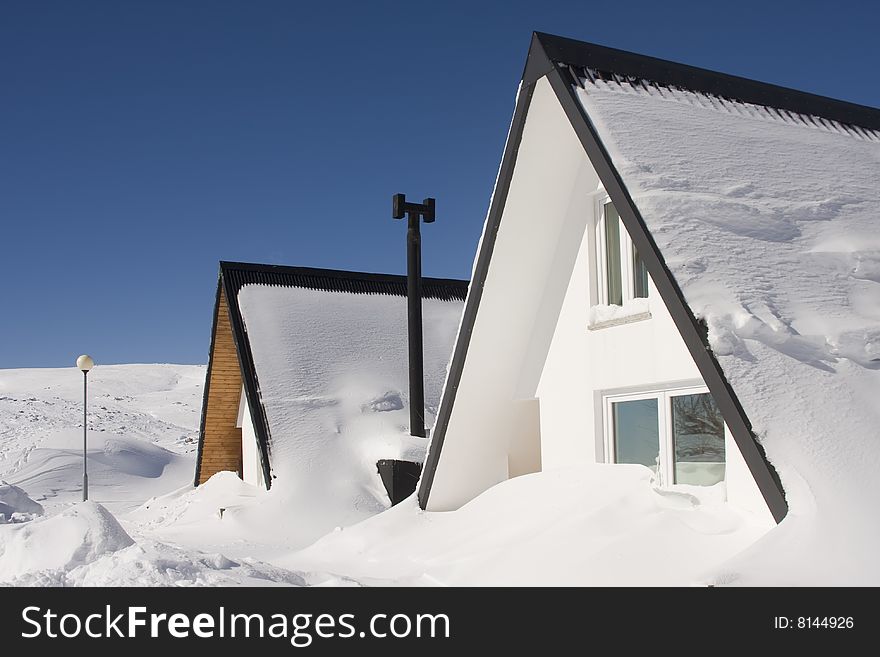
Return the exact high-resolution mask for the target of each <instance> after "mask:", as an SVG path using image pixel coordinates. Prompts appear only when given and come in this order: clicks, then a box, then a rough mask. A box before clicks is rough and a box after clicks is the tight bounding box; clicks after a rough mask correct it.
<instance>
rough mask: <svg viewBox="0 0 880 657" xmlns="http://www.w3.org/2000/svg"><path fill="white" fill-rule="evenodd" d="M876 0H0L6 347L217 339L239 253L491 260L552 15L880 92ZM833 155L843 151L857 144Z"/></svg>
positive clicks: (829, 89)
mask: <svg viewBox="0 0 880 657" xmlns="http://www.w3.org/2000/svg"><path fill="white" fill-rule="evenodd" d="M878 19H880V10H878V9H877V5H876V3H869V2H859V3H854V2H833V3H829V2H821V3H819V2H816V3H813V2H809V1H801V2H767V1H764V2H724V3H716V2H711V3H709V2H674V1H666V2H640V1H636V0H629V1H627V2H584V1H581V2H570V1H565V0H557V1H556V2H550V3H548V2H539V1H538V0H530V1H528V2H521V1H515V0H511V1H508V2H479V1H477V0H470V1H468V2H458V1H443V2H431V3H427V2H416V1H415V0H410V1H409V2H321V3H319V2H294V1H292V0H291V1H287V2H276V1H269V0H259V1H257V0H255V1H252V2H251V1H249V2H245V1H244V0H241V1H236V2H230V1H220V0H213V1H210V2H209V1H208V0H203V1H199V2H196V1H187V0H153V1H150V2H135V1H134V0H128V1H119V0H107V1H106V2H93V1H88V0H78V1H76V2H73V1H69V0H64V1H57V2H44V1H40V0H31V1H28V2H24V1H21V2H12V1H6V2H3V3H2V4H0V227H2V233H0V234H2V247H0V248H2V258H0V290H2V292H0V293H2V313H0V318H2V322H0V368H6V367H54V366H68V365H72V364H73V362H74V359H75V357H76V356H77V355H78V354H79V353H82V352H89V353H91V354H92V355H93V356H94V357H95V359H96V361H97V362H98V363H120V362H181V363H203V362H205V361H206V360H207V350H208V343H209V337H210V322H211V310H212V305H213V300H214V290H215V285H216V276H217V261H218V260H221V259H226V260H244V261H252V262H268V263H281V264H294V265H307V266H316V267H333V268H340V269H354V270H365V271H381V272H391V273H403V272H404V271H405V260H404V232H405V231H404V229H403V226H402V222H394V221H393V220H392V219H391V218H390V199H391V195H392V194H393V193H394V192H398V191H401V192H405V193H406V194H407V195H408V196H410V197H413V198H416V199H420V198H422V197H424V196H429V195H431V196H436V197H437V199H438V202H437V214H438V219H437V222H436V223H435V224H433V225H431V226H428V227H426V228H425V229H424V231H423V235H424V248H425V252H424V263H425V264H424V268H425V274H426V275H433V276H450V277H467V276H469V274H470V268H471V262H472V259H473V255H474V251H475V249H476V244H477V240H478V238H479V234H480V230H481V227H482V222H483V218H484V215H485V212H486V208H487V205H488V202H489V197H490V194H491V192H492V185H493V182H494V179H495V174H496V171H497V167H498V162H499V160H500V157H501V151H502V148H503V145H504V139H505V137H506V133H507V128H508V124H509V121H510V117H511V113H512V111H513V102H514V97H515V92H516V87H517V83H518V81H519V77H520V74H521V72H522V67H523V63H524V61H525V55H526V51H527V48H528V45H529V39H530V35H531V32H532V30H540V31H545V32H551V33H556V34H562V35H565V36H570V37H574V38H579V39H583V40H587V41H594V42H596V43H601V44H605V45H609V46H614V47H617V48H623V49H626V50H633V51H636V52H641V53H644V54H649V55H653V56H657V57H663V58H668V59H673V60H677V61H681V62H685V63H689V64H694V65H697V66H702V67H705V68H711V69H715V70H720V71H725V72H728V73H733V74H737V75H744V76H746V77H752V78H756V79H760V80H765V81H768V82H774V83H777V84H782V85H786V86H792V87H796V88H800V89H804V90H807V91H811V92H814V93H819V94H823V95H828V96H833V97H837V98H842V99H845V100H850V101H853V102H857V103H862V104H866V105H873V106H880V74H878V64H880V39H878V38H877V33H876V26H877V24H878ZM833 164H834V163H833V162H829V166H833Z"/></svg>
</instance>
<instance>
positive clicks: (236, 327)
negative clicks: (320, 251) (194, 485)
mask: <svg viewBox="0 0 880 657" xmlns="http://www.w3.org/2000/svg"><path fill="white" fill-rule="evenodd" d="M227 271H228V270H227V269H224V267H223V263H221V264H220V281H221V285H223V288H224V292H225V294H226V307H227V308H228V309H229V323H230V325H231V326H232V339H233V341H234V342H235V352H236V354H237V355H238V367H239V371H240V372H241V381H242V385H243V386H244V393H245V397H246V398H247V403H248V410H249V411H250V416H251V424H252V426H253V428H254V435H255V436H256V438H257V451H258V452H259V454H260V465H261V466H262V469H263V480H264V481H265V483H266V488H267V489H269V488H271V487H272V468H271V464H270V459H269V450H270V448H269V444H270V443H269V422H268V420H267V418H266V409H265V407H264V406H263V401H262V399H261V398H260V384H259V380H258V379H257V370H256V368H255V367H254V357H253V354H252V353H251V345H250V342H249V340H248V336H247V331H246V330H245V327H244V321H243V320H242V317H241V309H240V308H239V306H238V294H237V290H236V289H235V288H234V283H233V282H232V281H231V280H230V278H229V277H228V276H227V275H226V273H227ZM242 474H244V473H242Z"/></svg>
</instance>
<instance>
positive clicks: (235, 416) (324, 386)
mask: <svg viewBox="0 0 880 657" xmlns="http://www.w3.org/2000/svg"><path fill="white" fill-rule="evenodd" d="M467 285H468V284H467V281H459V280H447V279H435V278H425V279H424V283H423V302H422V305H423V313H424V344H425V346H424V361H425V366H424V370H425V403H426V418H427V419H428V420H433V413H434V412H435V411H436V406H437V403H438V400H439V397H440V390H441V388H442V385H443V380H444V378H445V376H446V369H447V365H448V362H449V357H450V354H451V353H452V344H453V340H454V338H455V333H456V331H457V329H458V324H459V321H460V319H461V311H462V307H463V302H464V298H465V295H466V293H467ZM406 303H407V300H406V277H405V276H393V275H383V274H369V273H358V272H348V271H337V270H329V269H312V268H304V267H284V266H274V265H258V264H245V263H237V262H221V263H220V275H219V281H218V285H217V296H216V303H215V307H214V319H213V328H212V337H211V348H210V359H209V363H208V372H207V380H206V384H205V392H204V404H203V408H202V420H201V428H200V434H199V450H198V459H197V465H196V474H195V484H196V485H199V484H201V483H204V482H205V481H207V480H208V479H209V478H210V477H211V476H212V475H214V474H216V473H218V472H221V471H232V472H236V473H238V475H239V476H240V477H241V478H242V479H243V480H244V481H245V482H247V483H250V484H253V485H255V486H259V487H262V488H269V487H271V486H273V485H280V484H287V485H288V487H295V486H299V487H302V488H308V489H309V495H308V496H307V498H308V500H310V503H311V504H313V505H314V506H316V507H317V506H320V499H321V497H322V495H325V496H332V497H334V499H336V501H337V503H338V504H337V506H338V507H339V508H344V507H346V505H349V506H351V507H352V508H354V507H358V508H361V509H367V507H369V509H367V510H372V511H373V512H375V510H377V509H378V508H381V507H382V500H381V498H382V497H383V496H384V495H385V491H384V489H383V487H382V483H381V481H380V478H379V475H378V474H377V470H376V463H377V461H379V460H382V459H389V460H404V461H410V462H416V463H421V462H422V460H423V457H424V450H425V445H426V441H425V440H424V439H422V438H414V437H411V436H409V435H408V434H409V427H408V424H409V422H408V395H409V392H408V387H407V382H408V371H409V369H408V367H409V366H408V359H407V314H406ZM373 498H376V499H373Z"/></svg>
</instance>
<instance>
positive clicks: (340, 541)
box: [278, 464, 766, 586]
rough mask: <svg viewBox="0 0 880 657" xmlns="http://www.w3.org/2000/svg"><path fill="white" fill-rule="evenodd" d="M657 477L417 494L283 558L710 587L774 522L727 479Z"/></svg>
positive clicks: (595, 474)
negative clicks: (436, 506)
mask: <svg viewBox="0 0 880 657" xmlns="http://www.w3.org/2000/svg"><path fill="white" fill-rule="evenodd" d="M650 479H651V472H650V470H648V468H645V467H643V466H638V465H606V464H601V465H588V466H578V467H572V468H564V469H559V470H553V471H548V472H540V473H536V474H531V475H524V476H522V477H516V478H514V479H509V480H507V481H505V482H503V483H500V484H498V485H496V486H494V487H492V488H490V489H489V490H487V491H486V492H484V493H483V494H481V495H480V496H478V497H476V498H475V499H474V500H473V501H471V502H469V503H468V504H466V505H465V506H463V507H461V508H460V509H458V510H457V511H449V512H438V513H432V512H424V511H421V510H420V509H419V508H418V506H417V504H416V500H415V498H414V497H413V498H410V499H409V500H407V501H406V502H403V503H401V504H400V505H398V506H396V507H394V508H393V509H389V510H388V511H386V512H384V513H382V514H380V515H378V516H376V517H374V518H370V519H369V520H366V521H364V522H362V523H360V524H358V525H355V526H354V527H348V528H345V529H341V530H339V531H336V532H334V533H332V534H330V535H328V536H326V537H324V538H322V539H321V540H319V541H317V542H316V543H315V544H314V545H313V546H311V547H309V548H308V549H306V550H303V551H301V552H298V553H294V554H291V555H290V556H288V557H286V558H284V559H279V560H278V563H279V564H280V565H284V566H286V567H290V568H297V569H321V570H328V571H332V572H336V573H344V574H345V575H347V576H349V577H353V578H356V579H358V580H359V581H361V582H363V583H388V582H389V581H393V583H395V584H409V585H429V586H430V585H434V586H436V585H453V586H456V585H457V586H597V585H604V586H625V585H628V586H639V585H640V586H651V585H654V586H658V585H674V586H687V585H694V584H696V585H700V584H702V585H705V584H706V583H709V582H710V581H712V580H711V577H710V575H709V574H707V570H708V569H709V568H710V567H711V566H712V565H714V564H717V563H718V562H719V561H722V560H725V559H726V558H728V557H731V556H733V555H735V554H737V553H738V552H740V551H741V550H742V549H744V548H745V547H746V546H748V545H749V544H750V543H752V542H753V541H754V540H755V539H756V538H757V537H758V536H760V535H761V534H762V533H763V532H764V531H766V529H765V528H764V526H763V524H762V523H760V522H758V521H756V520H755V519H754V518H753V517H751V516H749V515H748V514H743V513H739V512H737V511H736V510H734V509H733V508H732V507H730V506H729V505H727V504H725V503H724V499H723V498H724V495H723V492H722V491H721V489H720V488H718V487H709V488H705V487H700V486H690V487H684V486H683V487H681V488H682V490H680V491H676V492H672V491H658V490H656V489H654V488H653V487H652V486H651V482H650ZM646 546H650V547H646Z"/></svg>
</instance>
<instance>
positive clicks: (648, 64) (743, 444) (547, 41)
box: [418, 33, 877, 523]
mask: <svg viewBox="0 0 880 657" xmlns="http://www.w3.org/2000/svg"><path fill="white" fill-rule="evenodd" d="M542 58H543V61H542ZM615 58H618V59H621V60H624V62H625V63H624V65H623V67H624V70H629V71H633V72H630V73H623V72H621V71H620V70H617V71H615V72H617V73H620V74H626V75H636V76H637V74H636V73H635V72H634V71H637V70H641V71H642V72H643V74H644V75H645V77H646V79H651V80H653V81H655V82H660V83H664V82H661V80H658V79H656V78H657V77H658V75H654V76H653V77H652V76H651V75H647V73H650V72H651V71H652V70H653V69H654V68H656V67H660V69H661V70H662V69H663V68H664V67H671V68H673V69H676V70H677V73H675V71H674V72H673V74H672V75H671V77H668V78H666V80H667V82H665V84H676V85H678V86H682V85H680V84H679V83H677V82H673V81H672V80H674V79H685V78H686V74H687V73H693V72H698V73H700V74H701V75H702V76H715V75H717V76H721V77H723V78H726V79H727V78H729V79H730V80H733V81H740V80H742V81H743V82H747V83H749V84H750V85H757V86H760V87H764V88H765V92H766V90H767V88H769V89H782V88H781V87H773V86H772V85H763V84H762V83H754V82H753V81H750V80H744V79H742V78H734V77H733V76H725V75H723V74H715V73H712V72H711V71H705V70H703V69H696V68H694V67H689V66H683V65H680V64H674V63H672V62H665V61H663V60H657V59H654V58H650V57H643V56H641V55H636V54H634V53H628V52H625V51H621V50H614V49H612V48H605V47H603V46H595V45H593V44H588V43H583V42H579V41H573V40H571V39H565V38H562V37H555V36H552V35H547V34H541V33H535V35H534V37H533V39H532V45H531V48H530V50H529V60H527V64H526V69H525V72H524V75H526V74H527V73H528V72H530V71H540V70H546V69H547V68H548V64H549V74H548V81H549V82H550V84H551V87H552V88H553V91H554V93H555V94H556V96H557V98H558V99H559V101H560V103H561V105H562V107H563V110H564V111H565V113H566V116H567V117H568V119H569V121H570V122H571V125H572V127H573V128H574V130H575V133H576V134H577V137H578V139H579V140H580V141H581V144H582V146H583V147H584V150H585V152H586V154H587V157H588V158H589V159H590V161H591V163H592V165H593V166H594V167H595V169H596V172H597V173H598V174H599V177H600V179H601V180H602V183H603V185H604V186H605V189H606V191H607V192H608V194H609V196H611V200H612V201H613V202H614V204H615V207H617V209H618V213H619V214H620V217H621V219H622V220H623V222H624V225H625V226H626V229H627V231H628V232H629V233H630V236H631V238H632V240H633V243H634V244H635V246H636V248H637V249H638V250H639V252H640V253H641V254H642V258H643V260H645V264H646V266H647V267H648V271H649V272H650V274H651V277H652V279H653V280H654V284H655V286H656V287H657V288H658V292H659V293H660V295H661V298H662V299H663V301H664V303H665V304H666V306H667V308H668V309H669V312H670V315H672V318H673V321H674V322H675V324H676V327H677V328H678V330H679V332H680V334H681V336H682V339H683V340H684V342H685V345H686V346H687V348H688V351H689V352H690V353H691V356H692V357H693V358H694V362H695V363H696V365H697V368H698V369H699V371H700V374H701V375H702V376H703V379H704V381H705V383H706V386H707V387H708V388H709V391H710V392H711V393H712V396H713V397H714V398H715V401H716V403H717V404H718V406H719V408H720V410H721V412H722V415H723V416H724V420H725V422H726V423H727V426H728V429H729V430H730V431H731V434H732V435H733V438H734V440H735V442H736V443H737V446H738V447H739V448H740V451H741V452H742V454H743V458H744V460H745V461H746V465H747V466H748V468H749V470H750V472H751V473H752V476H753V477H754V479H755V482H756V483H757V485H758V488H759V490H760V492H761V494H762V496H763V497H764V500H765V502H766V503H767V507H768V508H769V510H770V512H771V514H772V515H773V518H774V519H775V520H776V522H777V523H778V522H781V521H782V519H783V518H784V517H785V516H786V515H787V513H788V503H787V501H786V499H785V491H784V489H783V487H782V483H781V481H780V479H779V475H778V473H777V472H776V470H775V468H774V467H773V466H772V465H771V464H770V463H769V462H768V461H767V458H766V455H765V453H764V450H763V447H762V446H761V445H760V443H759V442H758V441H757V439H756V437H755V435H754V433H753V432H752V427H751V423H750V422H749V420H748V417H747V416H746V414H745V411H744V410H743V408H742V405H741V403H740V401H739V399H738V398H737V396H736V394H735V392H734V391H733V388H732V387H731V386H730V383H729V382H728V381H727V379H726V377H725V376H724V373H723V371H722V370H721V366H720V365H719V363H718V361H717V359H716V358H715V356H714V354H713V353H712V351H711V350H710V349H709V348H708V345H707V344H706V343H705V341H704V330H703V328H702V325H701V324H700V322H699V321H698V319H697V318H696V317H695V316H694V314H693V312H692V311H691V309H690V307H689V306H688V305H687V302H686V301H685V299H684V295H683V293H682V291H681V289H680V288H679V286H678V283H677V282H676V281H675V278H674V277H673V275H672V273H671V272H670V271H669V269H668V267H667V266H666V263H665V260H664V259H663V256H662V254H661V253H660V251H659V249H658V247H657V245H656V243H655V242H654V239H653V237H652V236H651V234H650V232H649V231H648V229H647V226H646V225H645V222H644V220H643V218H642V216H641V214H640V213H639V211H638V209H637V208H636V206H635V203H634V202H633V200H632V198H631V196H630V194H629V191H628V190H627V188H626V186H625V185H624V183H623V180H622V178H621V177H620V175H619V173H618V172H617V169H616V168H615V166H614V164H613V163H612V162H611V158H610V156H609V155H608V152H607V150H606V149H605V147H604V145H603V144H602V142H601V139H600V138H599V136H598V133H597V132H596V131H595V128H594V127H593V125H592V123H591V122H590V120H589V118H588V117H587V115H586V112H585V111H584V109H583V107H582V106H581V104H580V102H579V101H578V100H577V98H576V96H575V94H574V85H575V83H576V81H575V80H574V79H573V78H572V72H571V71H570V70H569V69H568V67H569V66H570V65H574V66H596V65H597V64H605V65H610V64H613V63H614V61H615ZM531 60H534V61H531ZM538 79H540V78H535V79H530V80H528V81H527V80H526V79H524V80H523V81H522V84H521V87H520V91H519V96H518V99H517V105H516V110H515V113H514V119H513V122H512V124H511V127H510V134H509V137H508V141H507V144H506V146H505V149H504V155H503V156H502V163H501V169H500V171H499V175H498V182H497V184H496V190H495V193H494V194H493V197H492V205H491V207H490V209H489V215H488V217H487V220H486V228H485V231H484V239H483V242H482V245H481V247H480V251H479V253H478V254H477V263H476V266H475V268H474V279H473V281H472V282H473V283H475V284H474V285H472V286H471V290H470V294H469V295H468V298H467V301H466V303H465V309H464V315H463V317H462V323H461V328H460V331H459V336H458V339H457V340H456V345H455V350H454V353H453V356H452V361H451V363H450V366H449V375H448V377H447V383H446V387H445V389H444V392H443V396H442V398H441V402H440V408H439V409H438V413H437V420H436V422H435V426H434V431H433V432H432V437H431V443H430V445H429V449H428V456H427V459H426V461H425V467H424V470H423V473H422V478H421V481H420V482H419V491H418V500H419V506H420V507H421V508H422V509H425V508H426V507H427V504H428V499H429V497H430V494H431V488H432V486H433V483H434V476H435V474H436V469H437V466H438V464H439V461H440V454H441V452H442V449H443V443H444V440H445V437H446V429H447V428H448V425H449V420H450V416H451V413H452V408H453V406H454V403H455V396H456V393H457V391H458V385H459V383H460V381H461V374H462V372H463V369H464V361H465V359H466V356H467V350H468V346H469V344H470V337H471V334H472V332H473V328H474V324H475V322H476V316H477V312H478V309H479V304H480V300H481V297H482V290H483V285H484V283H485V280H486V276H487V274H488V270H489V264H490V261H491V258H492V253H493V251H494V248H495V238H496V235H497V233H498V228H499V226H500V223H501V218H502V215H503V213H504V207H505V204H506V202H507V194H508V192H509V190H510V183H511V181H512V179H513V173H514V169H515V166H516V159H517V156H518V152H519V147H520V144H521V141H522V135H523V130H524V128H525V122H526V118H527V115H528V107H529V104H530V101H531V97H532V94H533V92H534V87H535V83H536V82H537V80H538ZM747 86H748V85H747ZM784 91H787V90H784ZM710 93H717V92H710ZM795 93H796V94H800V95H802V96H805V97H811V98H818V99H820V100H825V101H829V102H831V103H835V104H836V103H840V101H831V100H830V99H822V98H821V97H818V96H817V97H813V96H811V95H810V94H801V92H795ZM719 95H720V94H719ZM746 102H754V101H746ZM841 104H842V105H847V106H848V105H850V104H849V103H841ZM777 106H779V105H777ZM853 107H856V108H860V106H857V105H856V106H853ZM862 109H865V110H869V109H870V108H862ZM792 111H799V112H805V113H812V112H807V111H805V110H804V109H793V110H792ZM870 111H871V112H873V113H875V114H877V110H870ZM828 118H832V117H828ZM836 120H840V119H836Z"/></svg>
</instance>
